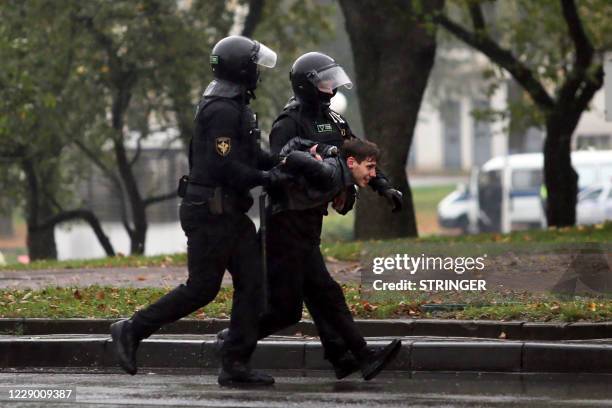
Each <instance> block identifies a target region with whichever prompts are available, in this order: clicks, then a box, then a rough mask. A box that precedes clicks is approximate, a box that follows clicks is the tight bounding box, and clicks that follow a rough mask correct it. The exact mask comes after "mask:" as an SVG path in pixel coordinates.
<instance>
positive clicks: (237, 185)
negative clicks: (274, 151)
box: [198, 100, 277, 191]
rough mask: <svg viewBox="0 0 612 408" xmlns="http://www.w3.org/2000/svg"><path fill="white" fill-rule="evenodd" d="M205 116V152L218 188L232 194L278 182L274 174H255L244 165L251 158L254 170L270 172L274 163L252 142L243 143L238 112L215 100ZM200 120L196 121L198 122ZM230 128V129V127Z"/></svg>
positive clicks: (227, 104)
mask: <svg viewBox="0 0 612 408" xmlns="http://www.w3.org/2000/svg"><path fill="white" fill-rule="evenodd" d="M208 109H210V111H209V112H206V113H207V114H206V115H205V116H206V124H205V126H206V127H207V128H208V129H209V130H210V132H206V134H208V135H209V137H208V140H206V141H205V143H206V151H207V152H209V153H208V154H207V156H208V160H209V163H210V165H211V173H212V175H213V177H214V178H215V179H216V180H218V181H219V182H220V183H221V184H223V185H225V186H228V187H230V188H232V189H234V190H238V191H244V190H249V189H251V188H252V187H254V186H257V185H268V184H270V183H271V182H272V181H276V180H277V173H276V171H272V172H268V171H257V170H256V169H254V168H253V167H251V166H249V165H247V164H245V157H248V156H249V155H250V154H254V155H255V157H256V160H254V161H253V165H254V166H256V167H257V169H266V170H267V169H270V168H271V167H272V166H273V165H274V164H275V163H276V161H277V159H275V158H274V156H273V155H270V154H268V153H266V152H264V151H262V150H261V149H260V147H259V146H258V144H256V143H254V141H253V140H243V138H244V136H245V135H244V134H243V133H244V132H242V131H241V128H240V126H239V125H240V123H241V112H240V111H239V110H238V109H236V108H235V106H234V105H233V104H232V103H230V102H227V101H224V100H218V101H216V102H215V103H214V104H212V105H211V106H210V107H209V108H208ZM200 119H201V118H200V117H198V120H200ZM232 125H233V126H232Z"/></svg>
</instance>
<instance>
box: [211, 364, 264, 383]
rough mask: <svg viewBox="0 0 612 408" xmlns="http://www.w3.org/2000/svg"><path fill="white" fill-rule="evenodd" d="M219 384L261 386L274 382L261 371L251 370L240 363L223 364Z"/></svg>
mask: <svg viewBox="0 0 612 408" xmlns="http://www.w3.org/2000/svg"><path fill="white" fill-rule="evenodd" d="M217 381H218V382H219V385H222V386H224V387H240V386H262V385H272V384H274V378H273V377H272V376H270V375H268V374H265V373H262V372H261V371H256V370H251V369H250V368H249V367H248V366H247V365H245V364H242V363H237V362H235V363H232V364H223V367H222V368H221V372H220V373H219V378H218V379H217Z"/></svg>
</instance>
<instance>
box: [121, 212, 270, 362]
mask: <svg viewBox="0 0 612 408" xmlns="http://www.w3.org/2000/svg"><path fill="white" fill-rule="evenodd" d="M180 219H181V227H182V228H183V230H184V231H185V234H186V235H187V263H188V265H187V266H188V269H189V277H188V279H187V282H186V283H185V284H182V285H179V286H178V287H176V288H175V289H173V290H172V291H171V292H169V293H168V294H166V295H165V296H163V297H162V298H161V299H159V300H158V301H157V302H155V303H153V304H151V305H150V306H148V307H147V308H146V309H143V310H141V311H139V312H136V313H135V314H134V317H133V322H134V330H135V332H136V335H137V337H139V338H145V337H148V336H150V335H151V334H153V333H154V332H155V331H157V330H158V329H159V328H160V327H161V326H163V325H165V324H168V323H171V322H174V321H176V320H178V319H180V318H182V317H184V316H187V315H188V314H190V313H192V312H194V311H196V310H198V309H199V308H201V307H204V306H206V305H207V304H208V303H210V302H211V301H212V300H213V299H214V298H215V297H216V296H217V293H218V292H219V289H220V288H221V281H222V279H223V274H224V272H225V270H226V268H227V270H228V271H229V272H230V273H231V275H232V280H233V284H234V297H233V303H232V315H231V321H230V329H231V330H230V336H229V338H228V339H227V340H226V341H225V342H224V344H223V349H222V351H221V353H222V359H223V362H224V363H226V362H227V363H231V362H233V361H240V362H247V361H248V359H249V357H250V356H251V354H252V353H253V351H254V349H255V346H256V344H257V323H258V318H259V314H260V312H261V306H262V304H263V303H262V298H261V289H262V286H261V285H262V274H261V254H260V250H259V248H260V247H259V242H258V240H257V235H256V232H255V226H254V225H253V222H252V221H251V220H250V219H249V218H248V217H247V216H246V215H245V214H223V215H211V214H209V211H208V207H207V206H206V205H205V204H195V203H191V202H188V201H183V203H182V204H181V209H180Z"/></svg>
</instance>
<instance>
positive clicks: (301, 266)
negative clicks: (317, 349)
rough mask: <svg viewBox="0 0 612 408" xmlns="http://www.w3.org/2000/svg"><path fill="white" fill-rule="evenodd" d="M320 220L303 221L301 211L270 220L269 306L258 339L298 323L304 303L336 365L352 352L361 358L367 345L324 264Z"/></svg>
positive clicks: (342, 294) (327, 355) (330, 357)
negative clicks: (348, 352)
mask: <svg viewBox="0 0 612 408" xmlns="http://www.w3.org/2000/svg"><path fill="white" fill-rule="evenodd" d="M320 217H321V218H322V216H320ZM317 221H318V222H321V220H317V217H314V218H312V217H311V218H309V217H300V214H299V213H298V212H293V213H286V212H281V213H279V214H275V215H274V216H272V217H271V218H270V222H269V225H268V236H267V242H268V280H269V282H268V284H269V291H268V293H269V302H270V308H269V312H268V313H267V314H266V315H264V316H263V317H262V319H261V321H260V325H259V338H263V337H266V336H268V335H270V334H273V333H275V332H277V331H279V330H281V329H283V328H286V327H288V326H291V325H293V324H295V323H297V322H299V321H300V319H301V318H302V308H303V305H302V303H303V301H304V300H305V301H306V306H307V307H308V310H309V311H310V314H311V315H312V318H313V320H314V322H315V324H316V326H317V330H318V331H319V336H320V337H321V342H322V344H323V346H324V348H325V356H326V358H327V359H329V360H331V361H332V362H333V361H334V360H337V359H338V358H339V357H340V356H342V355H343V354H344V353H345V352H346V351H347V350H350V351H351V352H353V353H354V354H357V353H358V352H359V351H360V350H361V349H362V348H363V347H364V346H365V345H366V342H365V340H364V339H363V336H361V334H360V333H359V331H358V329H357V326H356V325H355V322H354V321H353V317H352V315H351V312H350V311H349V309H348V307H347V305H346V301H345V299H344V293H343V292H342V288H341V287H340V285H339V284H338V283H337V282H336V281H335V280H334V279H333V278H332V277H331V275H330V274H329V271H328V270H327V267H326V266H325V261H324V260H323V256H322V255H321V251H320V249H319V244H318V237H319V234H320V226H319V227H318V228H319V231H318V233H317V225H316V222H317ZM296 223H297V225H296ZM301 223H310V224H309V225H300V224H301ZM313 223H314V224H315V225H313ZM312 228H314V231H313V230H312ZM309 229H310V230H309ZM313 232H314V234H313ZM308 237H309V238H310V239H306V238H308Z"/></svg>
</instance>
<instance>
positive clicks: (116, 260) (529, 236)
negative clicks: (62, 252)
mask: <svg viewBox="0 0 612 408" xmlns="http://www.w3.org/2000/svg"><path fill="white" fill-rule="evenodd" d="M536 242H537V243H553V244H554V243H586V242H594V243H600V244H610V242H612V222H610V221H608V222H606V223H605V224H599V225H593V226H578V227H572V228H561V229H548V230H531V231H516V232H512V233H510V234H477V235H461V236H428V237H424V238H404V239H394V240H388V241H379V240H374V241H349V242H342V241H323V243H322V244H321V250H322V252H323V254H324V255H325V256H328V257H332V258H335V259H338V260H344V261H359V260H360V256H361V253H362V251H363V249H364V247H365V246H369V245H371V246H372V247H375V248H376V250H377V251H379V252H380V253H378V254H377V256H384V255H385V254H386V253H393V251H396V252H397V249H398V248H408V247H410V246H414V245H415V244H496V243H520V244H529V243H536ZM185 263H186V255H185V254H184V253H181V254H172V255H159V256H149V257H146V256H116V257H110V258H101V259H85V260H71V261H36V262H32V263H31V264H29V265H21V264H10V265H7V266H5V267H0V270H6V269H11V270H13V269H16V270H33V269H80V268H101V267H139V266H161V265H167V266H169V265H177V266H180V265H185Z"/></svg>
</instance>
